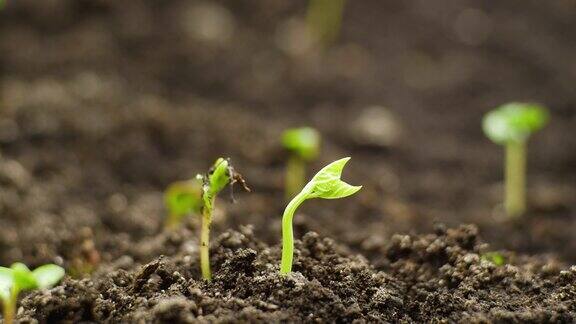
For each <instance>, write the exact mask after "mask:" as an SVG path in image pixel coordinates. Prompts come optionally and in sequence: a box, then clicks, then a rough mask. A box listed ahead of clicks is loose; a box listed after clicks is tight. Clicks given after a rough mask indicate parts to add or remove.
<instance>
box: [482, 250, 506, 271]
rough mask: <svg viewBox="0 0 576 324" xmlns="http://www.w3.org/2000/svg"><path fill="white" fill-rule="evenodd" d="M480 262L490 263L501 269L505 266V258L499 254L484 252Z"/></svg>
mask: <svg viewBox="0 0 576 324" xmlns="http://www.w3.org/2000/svg"><path fill="white" fill-rule="evenodd" d="M482 260H486V261H490V262H492V263H493V264H494V265H495V266H497V267H501V266H503V265H505V264H506V257H505V256H503V255H502V253H499V252H486V253H484V254H482Z"/></svg>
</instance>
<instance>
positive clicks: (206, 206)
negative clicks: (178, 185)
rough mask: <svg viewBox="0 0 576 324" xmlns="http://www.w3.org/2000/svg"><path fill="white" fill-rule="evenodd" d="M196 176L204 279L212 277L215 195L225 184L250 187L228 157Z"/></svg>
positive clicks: (201, 262)
mask: <svg viewBox="0 0 576 324" xmlns="http://www.w3.org/2000/svg"><path fill="white" fill-rule="evenodd" d="M197 178H198V179H199V180H201V181H202V182H203V185H202V200H203V206H202V229H201V233H200V268H201V270H202V277H203V278H204V279H206V280H208V281H209V280H211V279H212V272H211V271H210V250H209V249H210V224H211V223H212V215H213V213H214V202H215V201H216V196H217V195H218V193H219V192H220V191H222V189H224V188H225V187H226V186H227V185H230V186H231V187H232V186H233V185H234V184H235V183H236V182H240V184H241V185H242V186H243V187H244V189H245V190H246V191H250V189H249V188H248V187H247V186H246V183H245V182H244V179H243V178H242V176H241V175H240V174H239V173H236V171H235V170H234V168H233V167H232V165H231V164H230V161H229V160H228V159H224V158H219V159H218V160H216V162H215V163H214V166H212V168H210V171H209V172H208V174H207V175H198V176H197Z"/></svg>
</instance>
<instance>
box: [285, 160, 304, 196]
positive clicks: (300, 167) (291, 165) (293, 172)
mask: <svg viewBox="0 0 576 324" xmlns="http://www.w3.org/2000/svg"><path fill="white" fill-rule="evenodd" d="M305 178H306V165H305V162H304V160H302V159H301V158H299V157H297V156H295V155H292V156H290V158H289V159H288V165H287V166H286V179H285V182H286V190H285V192H286V201H289V200H290V198H292V197H294V195H296V194H297V193H298V192H300V190H302V188H303V187H304V181H306V180H305Z"/></svg>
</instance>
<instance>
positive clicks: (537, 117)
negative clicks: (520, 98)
mask: <svg viewBox="0 0 576 324" xmlns="http://www.w3.org/2000/svg"><path fill="white" fill-rule="evenodd" d="M548 118H549V117H548V111H547V110H546V108H545V107H543V106H541V105H537V104H526V103H517V102H513V103H509V104H505V105H503V106H500V107H498V108H497V109H495V110H493V111H491V112H489V113H488V114H487V115H486V116H485V117H484V120H483V122H482V128H483V129H484V133H486V136H487V137H488V138H490V140H492V141H493V142H495V143H497V144H506V143H510V142H524V141H526V140H527V139H528V137H529V136H530V135H531V134H532V133H534V132H536V131H538V130H540V129H542V128H543V127H544V126H545V125H546V124H547V123H548Z"/></svg>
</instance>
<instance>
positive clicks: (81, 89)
mask: <svg viewBox="0 0 576 324" xmlns="http://www.w3.org/2000/svg"><path fill="white" fill-rule="evenodd" d="M8 2H9V3H8V5H7V7H6V8H5V9H4V10H2V11H0V154H1V155H0V264H2V265H7V264H10V263H11V262H14V261H23V262H26V263H27V264H29V265H31V266H37V265H40V264H42V263H46V262H55V263H58V264H62V265H63V266H65V267H66V268H67V270H68V273H69V274H70V275H71V276H73V277H75V278H79V277H83V276H84V277H85V278H84V279H71V278H68V279H66V281H65V282H64V283H63V284H62V285H60V286H58V287H56V288H54V289H53V290H51V291H50V292H38V293H33V294H31V295H30V296H29V297H26V298H25V299H24V300H23V301H22V303H23V308H22V310H21V314H20V318H21V319H27V320H31V321H32V320H34V319H36V320H39V321H46V322H51V321H55V320H57V319H66V320H71V321H80V320H86V321H106V320H108V321H111V322H117V321H121V320H125V321H137V320H141V321H145V322H146V321H149V322H151V321H154V320H157V321H164V322H178V321H181V322H186V321H195V320H196V319H200V318H202V319H204V320H221V321H226V320H228V321H237V320H241V319H243V320H246V321H258V320H260V321H279V320H285V321H313V320H314V319H317V320H323V321H346V322H348V321H352V320H354V319H363V320H366V321H386V320H388V321H401V320H404V321H408V322H429V321H443V320H446V321H461V322H472V321H490V320H492V321H499V322H511V321H516V322H527V321H532V322H572V321H574V317H575V316H576V315H574V314H576V313H575V312H574V304H573V302H572V301H574V300H576V299H575V298H574V297H575V296H574V280H575V279H574V278H575V275H576V271H574V270H573V269H571V268H570V267H569V265H570V264H572V263H574V262H576V252H575V251H576V240H574V239H573V237H574V233H575V232H576V216H575V211H576V173H575V172H574V168H575V166H576V127H575V125H576V104H575V103H576V92H575V91H574V87H573V85H574V83H575V81H576V67H575V66H574V63H573V62H572V61H573V58H574V57H576V46H574V41H573V40H574V37H576V11H575V10H574V3H573V2H572V1H568V0H552V1H539V0H528V1H526V0H523V1H520V0H505V1H498V2H496V3H495V2H492V1H476V2H469V1H464V0H441V1H424V0H407V1H386V2H385V1H378V0H365V1H349V3H348V7H347V9H346V15H345V19H344V23H343V30H342V37H341V39H340V41H339V42H338V43H337V44H335V46H334V47H332V48H330V49H329V50H328V51H327V52H326V53H324V54H323V55H320V54H318V53H314V52H302V51H301V50H299V47H301V45H302V40H301V39H299V38H298V35H300V33H299V32H298V31H299V29H298V28H300V27H299V26H300V25H299V21H300V19H301V18H302V16H303V14H304V11H305V3H306V1H283V0H250V1H247V0H238V1H232V2H230V1H197V0H194V1H189V0H186V1H185V0H169V1H157V0H130V1H113V0H50V1H35V0H8ZM202 17H209V18H210V19H207V20H206V19H202ZM214 21H216V22H218V24H216V26H217V28H216V29H210V26H212V25H211V22H214ZM218 26H219V27H218ZM206 28H208V29H206ZM199 31H204V32H199ZM295 37H296V41H294V38H295ZM510 100H530V101H539V102H542V103H545V104H547V105H548V106H549V107H550V110H551V113H552V116H553V119H552V122H551V124H550V125H549V126H548V127H547V128H546V129H545V130H544V131H542V132H541V133H539V134H537V136H535V137H534V138H533V140H532V142H531V143H530V147H529V153H530V157H529V161H530V165H529V175H528V176H529V182H530V183H529V184H530V186H529V198H530V199H529V201H530V210H529V213H528V215H526V217H524V218H522V219H521V220H518V221H510V220H507V219H506V218H505V217H504V216H502V213H501V211H500V209H499V207H498V206H499V204H500V202H501V193H502V188H501V178H502V171H501V169H502V154H501V148H500V147H497V146H495V145H493V144H492V143H490V142H489V141H488V140H487V139H485V138H484V136H483V134H482V131H481V128H480V120H481V117H482V115H483V114H484V113H485V112H486V111H488V110H489V109H491V108H492V107H494V106H495V105H498V104H500V103H503V102H506V101H510ZM375 106H376V108H374V107H375ZM378 107H380V108H378ZM383 107H385V108H383ZM372 120H375V121H378V125H379V126H380V127H379V128H378V129H380V130H381V129H382V128H384V129H385V130H384V131H383V133H382V134H383V135H382V134H376V135H374V134H373V133H372V132H369V131H368V129H370V121H372ZM296 125H311V126H314V127H317V128H318V129H319V130H320V131H321V132H322V134H323V135H324V145H323V152H322V156H321V159H320V160H319V161H317V162H315V163H314V164H313V165H312V166H311V169H318V168H319V167H320V166H322V165H323V164H325V163H326V162H329V161H332V160H334V159H336V158H339V157H343V156H352V158H353V159H352V162H351V163H350V165H349V167H348V169H347V171H346V174H345V178H346V179H347V180H348V181H349V182H351V183H353V184H362V185H363V186H364V189H363V190H362V191H361V193H360V194H358V195H357V196H355V197H352V198H349V199H346V200H342V201H310V202H307V203H306V204H305V205H304V206H303V208H302V209H301V213H302V214H300V215H297V217H296V218H295V223H296V225H295V226H296V233H297V237H302V240H303V242H304V243H301V244H300V246H299V251H300V255H299V258H298V260H299V262H300V263H299V264H298V265H297V266H296V270H297V271H298V272H297V273H296V274H294V275H293V276H291V277H288V278H284V279H282V278H280V277H279V276H278V275H276V269H275V267H276V266H277V263H278V260H279V255H278V248H277V246H278V243H279V240H280V235H279V232H280V215H281V212H282V209H283V207H284V201H283V193H282V177H283V167H284V162H283V161H284V160H285V155H284V153H282V150H281V149H280V148H279V144H278V137H279V134H280V133H281V131H282V130H283V129H285V128H287V127H291V126H296ZM383 125H385V126H383ZM219 156H229V157H231V158H232V161H233V163H234V165H235V167H236V168H237V169H238V170H239V171H240V172H242V174H243V175H244V176H245V178H246V179H247V181H248V182H249V184H250V186H251V187H252V189H253V192H252V193H250V194H246V193H238V195H237V198H238V203H237V204H235V205H233V204H231V203H229V200H228V199H226V195H223V197H221V199H220V200H219V201H218V205H217V208H218V216H217V217H216V219H215V223H214V232H215V233H214V237H216V235H218V234H220V238H219V240H218V242H216V241H214V242H213V251H214V260H213V262H214V265H213V267H214V269H215V280H214V282H213V283H211V284H206V283H203V282H201V281H199V280H198V278H199V275H198V271H197V264H196V244H197V232H196V229H195V227H196V225H197V220H190V222H189V224H187V226H186V228H184V229H182V230H180V231H177V232H174V233H165V232H163V231H162V222H163V217H164V215H165V210H164V208H163V205H162V191H163V190H164V188H166V186H167V185H168V184H169V183H171V182H173V181H176V180H182V179H186V178H189V177H191V176H193V175H195V174H196V173H198V172H205V171H206V170H207V168H208V167H209V165H210V164H211V162H213V161H214V160H215V159H216V158H217V157H219ZM437 222H441V223H443V224H446V226H447V227H448V228H452V230H448V231H445V230H442V229H440V228H439V227H438V226H437V225H435V224H436V223H437ZM248 224H251V225H252V230H250V231H249V232H250V233H248V232H246V231H247V230H246V229H245V228H244V227H241V226H243V225H248ZM461 224H475V226H476V227H477V228H478V231H479V233H480V236H481V237H482V238H483V241H484V242H486V243H487V244H488V245H481V244H480V243H479V242H478V241H477V238H476V229H475V228H476V227H474V228H472V227H463V228H461V227H458V226H460V225H461ZM239 228H244V229H243V230H241V232H242V234H239V233H237V232H233V231H231V229H232V230H234V229H236V230H238V229H239ZM252 231H253V233H252ZM310 231H313V232H316V233H318V235H316V234H307V235H305V236H303V235H304V233H307V232H310ZM431 232H435V233H436V234H428V235H421V234H420V233H431ZM397 233H402V235H398V234H397ZM404 233H405V234H409V235H410V236H404ZM446 233H447V234H446ZM319 237H322V239H321V238H319ZM324 237H326V238H330V239H323V238H324ZM490 250H502V252H503V254H504V255H505V256H506V257H507V260H508V263H510V264H507V265H505V266H503V267H494V266H492V265H490V263H488V262H486V261H481V260H480V257H479V255H482V254H483V253H485V252H487V251H490ZM160 255H164V257H163V258H160V259H159V256H160ZM91 270H95V272H94V273H93V274H92V275H89V274H85V272H90V271H91ZM288 295H290V296H288Z"/></svg>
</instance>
